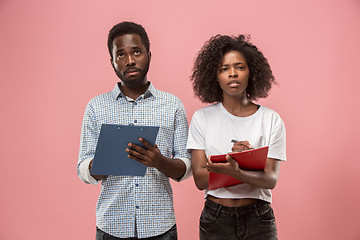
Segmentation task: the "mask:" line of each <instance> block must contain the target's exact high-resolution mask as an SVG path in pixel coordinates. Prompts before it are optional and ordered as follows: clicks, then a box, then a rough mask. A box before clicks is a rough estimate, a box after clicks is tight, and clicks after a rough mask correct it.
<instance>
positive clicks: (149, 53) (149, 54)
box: [148, 51, 151, 62]
mask: <svg viewBox="0 0 360 240" xmlns="http://www.w3.org/2000/svg"><path fill="white" fill-rule="evenodd" d="M148 56H149V62H150V60H151V52H150V51H149V52H148Z"/></svg>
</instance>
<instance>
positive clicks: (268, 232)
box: [200, 199, 277, 240]
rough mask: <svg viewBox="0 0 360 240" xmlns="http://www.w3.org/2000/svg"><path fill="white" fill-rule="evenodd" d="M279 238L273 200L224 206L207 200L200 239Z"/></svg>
mask: <svg viewBox="0 0 360 240" xmlns="http://www.w3.org/2000/svg"><path fill="white" fill-rule="evenodd" d="M221 239H226V240H238V239H254V240H255V239H256V240H273V239H274V240H276V239H277V230H276V223H275V216H274V212H273V210H272V208H271V206H270V203H268V202H264V201H257V202H255V203H252V204H250V205H247V206H243V207H225V206H222V205H220V204H217V203H215V202H213V201H211V200H209V199H207V200H206V202H205V206H204V209H203V211H202V213H201V216H200V240H221Z"/></svg>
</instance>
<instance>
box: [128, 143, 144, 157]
mask: <svg viewBox="0 0 360 240" xmlns="http://www.w3.org/2000/svg"><path fill="white" fill-rule="evenodd" d="M128 146H129V147H131V148H132V149H130V150H134V151H136V152H139V153H141V154H144V155H145V153H146V151H147V150H146V149H145V148H143V147H140V146H138V145H136V144H134V143H128Z"/></svg>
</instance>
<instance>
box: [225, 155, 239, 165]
mask: <svg viewBox="0 0 360 240" xmlns="http://www.w3.org/2000/svg"><path fill="white" fill-rule="evenodd" d="M225 158H226V160H227V161H228V162H229V163H231V164H234V163H237V162H236V161H235V160H234V159H233V158H232V157H230V155H229V154H228V155H226V157H225Z"/></svg>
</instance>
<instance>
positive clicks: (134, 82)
mask: <svg viewBox="0 0 360 240" xmlns="http://www.w3.org/2000/svg"><path fill="white" fill-rule="evenodd" d="M149 66H150V62H148V64H147V65H146V67H145V68H144V69H143V70H141V69H139V68H130V69H131V70H137V71H139V76H138V77H136V78H134V79H129V78H127V77H125V75H124V74H122V73H121V72H119V71H117V70H116V69H114V70H115V73H116V75H117V76H118V77H119V78H120V79H121V81H122V82H123V84H124V85H125V86H127V87H130V88H133V87H138V86H140V85H142V84H143V83H144V78H145V77H146V74H147V73H148V71H149ZM130 69H127V70H130ZM125 73H126V71H125Z"/></svg>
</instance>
